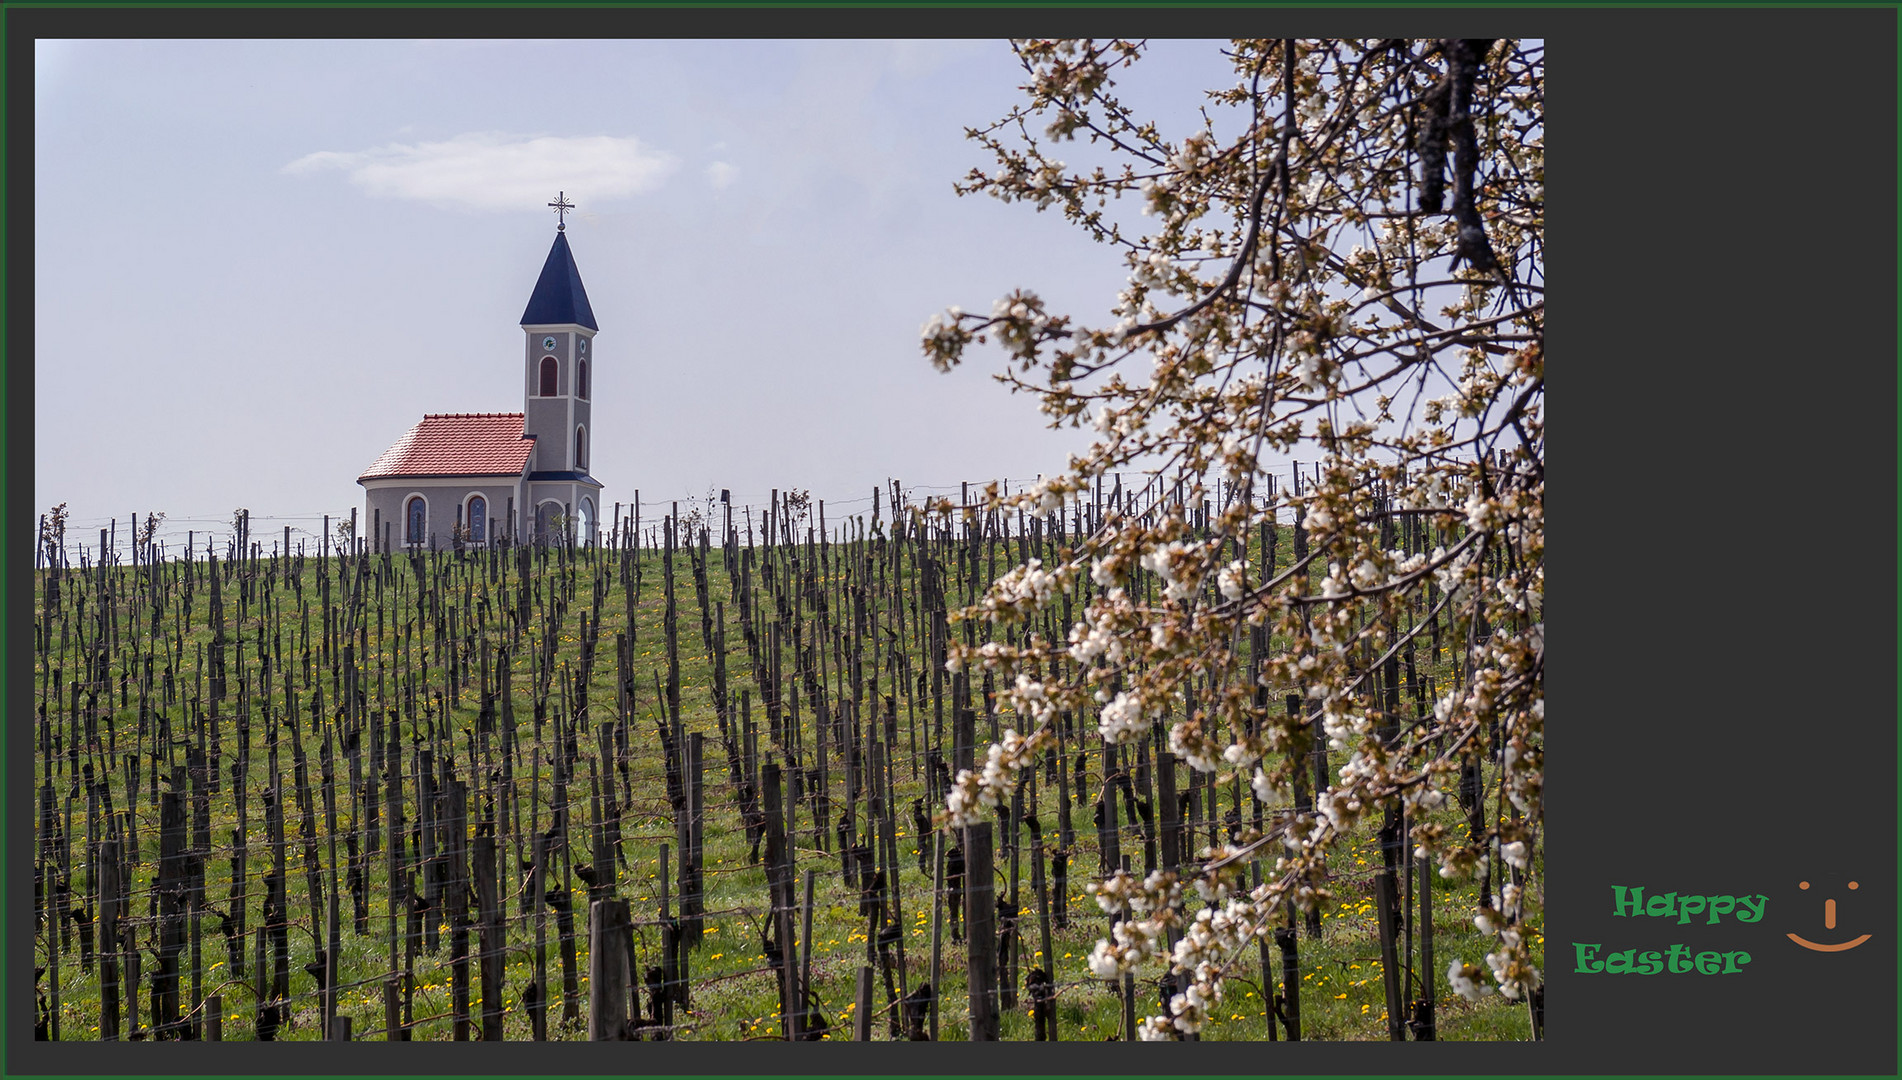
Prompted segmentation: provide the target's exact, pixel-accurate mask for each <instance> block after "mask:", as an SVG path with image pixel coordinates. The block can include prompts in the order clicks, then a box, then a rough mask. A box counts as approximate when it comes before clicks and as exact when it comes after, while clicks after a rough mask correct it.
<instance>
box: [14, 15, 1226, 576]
mask: <svg viewBox="0 0 1902 1080" xmlns="http://www.w3.org/2000/svg"><path fill="white" fill-rule="evenodd" d="M35 66H36V103H35V121H36V125H35V151H36V155H35V198H36V219H35V220H36V235H35V242H36V253H35V254H36V278H35V307H34V311H35V316H36V334H37V340H36V349H35V369H34V370H35V390H34V394H35V421H36V428H37V441H38V445H39V448H40V449H39V454H38V457H37V460H36V463H35V504H36V506H37V507H38V508H39V509H40V510H42V511H43V510H45V509H46V508H47V507H49V506H51V505H53V504H55V503H59V502H65V503H68V504H69V511H70V513H71V515H72V523H73V528H75V529H78V530H80V531H81V533H82V535H84V533H85V532H86V531H88V530H92V529H96V528H98V527H99V526H100V525H103V524H104V523H105V521H106V520H107V519H110V518H115V517H116V518H117V519H118V520H119V522H120V530H121V535H123V532H124V529H125V526H126V522H127V518H128V516H129V515H130V514H131V513H133V512H138V513H140V514H143V513H145V512H146V511H151V510H158V511H163V512H165V513H166V514H167V515H168V518H169V520H168V526H170V527H168V528H167V529H166V530H165V531H166V533H168V534H169V533H172V532H173V531H174V527H175V528H176V530H177V531H178V533H179V535H180V537H181V539H182V533H183V529H184V528H187V527H196V528H199V529H201V530H202V529H206V528H216V529H220V530H221V531H222V523H224V522H228V521H229V519H230V515H231V511H232V509H233V508H234V507H239V506H244V507H248V508H250V509H251V511H252V515H253V521H254V529H255V531H256V532H258V533H260V534H264V535H273V534H276V533H278V532H279V530H280V528H281V525H282V524H286V523H288V524H291V525H293V526H294V527H295V528H296V529H297V530H298V534H302V535H314V534H315V532H316V531H317V530H318V529H319V528H320V527H321V526H320V524H319V521H320V518H321V515H323V514H325V513H330V514H333V515H347V514H348V513H349V510H350V508H351V507H352V506H360V505H361V504H362V500H363V490H362V489H361V488H360V487H358V486H357V484H356V483H355V478H356V477H357V475H358V474H359V473H361V472H362V471H363V470H364V468H366V467H367V466H368V465H369V464H370V462H372V461H373V460H375V459H376V457H377V455H378V454H379V453H381V452H382V451H383V449H384V448H385V447H387V446H388V445H389V444H390V443H391V442H392V441H394V440H395V439H396V438H397V437H398V436H400V435H401V434H403V432H404V431H406V430H407V429H408V428H409V427H410V426H411V425H412V424H414V423H415V422H416V421H417V420H418V419H420V418H421V417H422V415H423V414H424V413H425V412H483V411H519V410H520V409H521V407H522V399H521V392H520V388H521V381H520V380H521V367H520V365H521V363H522V331H521V330H520V329H519V327H518V323H517V320H519V319H520V318H521V314H522V308H523V306H524V305H525V304H526V302H527V300H528V296H529V293H530V291H531V290H532V288H533V286H534V283H535V279H536V276H537V274H538V273H539V271H540V269H541V265H542V261H543V259H544V258H545V257H546V255H547V252H548V248H549V245H550V243H552V241H553V240H554V236H555V217H554V214H553V212H552V211H550V210H549V209H548V208H547V207H546V206H545V205H544V204H546V203H548V202H549V201H550V200H552V199H553V198H554V197H555V194H556V192H557V191H565V192H566V193H567V195H568V197H569V198H570V199H571V200H572V201H574V202H575V203H577V204H578V207H579V209H578V210H577V211H576V212H575V213H574V214H573V215H572V216H571V217H570V219H569V225H568V236H569V240H570V243H571V244H572V247H573V250H574V254H575V259H576V262H577V264H578V265H579V267H580V270H581V274H582V279H583V281H584V282H585V283H586V285H587V289H588V295H589V299H590V300H591V301H592V304H593V307H594V312H595V316H596V320H597V321H598V322H599V323H600V325H601V333H600V336H599V338H598V340H597V344H596V349H597V352H598V356H599V368H598V371H597V373H596V386H595V394H594V407H595V426H594V435H595V439H596V441H595V445H594V468H593V470H592V471H593V472H594V474H595V475H596V476H597V477H598V478H599V479H600V480H601V481H602V482H603V483H604V484H605V485H606V489H605V491H604V492H603V495H602V498H603V502H604V506H603V509H604V512H606V513H608V514H611V513H612V510H611V507H612V504H613V503H614V502H617V501H619V502H622V503H626V502H628V501H630V500H631V499H632V498H633V497H634V492H635V490H636V489H639V490H640V493H641V498H642V500H643V503H644V504H646V505H647V507H648V510H647V514H648V515H653V513H654V510H653V507H654V504H656V503H658V502H661V501H664V500H671V499H682V500H684V499H687V498H690V497H694V496H698V495H702V494H704V493H705V492H706V490H707V489H708V488H709V487H713V488H728V489H731V491H732V492H733V497H734V500H735V502H736V503H751V504H752V505H754V506H759V505H762V504H763V503H764V502H765V501H766V499H767V495H768V492H769V490H770V489H772V488H774V487H779V488H802V489H809V490H811V491H812V492H813V494H814V495H815V496H816V497H819V498H825V499H827V500H828V510H829V513H828V516H829V517H830V516H833V513H834V512H833V511H832V510H831V508H832V507H833V506H838V507H839V509H840V510H842V511H845V512H851V511H853V510H862V509H864V508H865V506H866V504H868V503H869V497H870V491H871V489H872V488H873V487H874V486H876V485H879V484H881V483H882V481H884V480H885V479H886V478H888V477H889V478H897V479H899V480H901V481H903V482H904V483H905V484H906V485H907V486H908V487H912V488H915V489H918V490H920V491H921V492H923V491H929V490H933V489H936V490H944V489H947V488H949V489H955V486H956V485H957V484H958V483H959V482H960V481H963V480H971V481H982V480H987V479H991V478H994V477H1009V478H1012V479H1013V480H1016V479H1029V478H1032V477H1034V476H1035V475H1036V474H1038V473H1039V472H1045V473H1049V472H1055V471H1057V470H1058V469H1060V468H1061V466H1062V464H1063V462H1064V458H1065V455H1066V453H1067V452H1069V451H1070V450H1075V449H1081V448H1082V447H1083V446H1084V445H1085V442H1086V440H1085V438H1084V435H1085V433H1082V432H1076V431H1066V432H1061V433H1055V432H1050V431H1048V430H1046V429H1044V427H1043V425H1042V420H1041V418H1040V417H1039V415H1038V414H1037V412H1036V408H1035V403H1034V402H1033V401H1031V400H1029V399H1025V398H1013V397H1011V396H1010V395H1009V394H1008V393H1007V392H1006V391H1005V390H1004V389H1003V388H1002V387H1001V386H999V385H997V384H996V383H995V382H993V381H992V380H991V379H990V378H989V377H988V376H989V374H990V372H991V371H994V370H996V363H995V362H994V360H993V359H991V357H992V355H994V354H986V357H985V358H984V359H983V360H982V361H981V362H967V364H966V366H964V367H963V368H960V369H959V370H957V371H955V372H953V373H951V374H949V375H941V374H938V373H937V372H935V371H933V370H932V369H931V367H930V366H929V364H927V363H926V362H925V361H924V359H923V358H922V357H921V355H920V353H919V350H918V330H919V326H920V324H921V323H923V322H924V320H925V319H926V317H928V316H929V315H930V314H932V313H933V312H935V311H940V310H942V309H943V308H944V307H946V306H947V305H950V304H960V305H962V306H963V307H965V308H967V309H978V310H985V309H988V307H989V305H990V302H991V301H992V300H993V299H995V298H996V297H998V296H1001V295H1003V294H1004V293H1006V292H1008V291H1010V290H1011V289H1013V288H1016V287H1020V286H1022V287H1029V288H1034V289H1036V290H1037V291H1039V292H1041V293H1042V294H1043V295H1044V296H1046V297H1048V298H1049V299H1050V300H1051V301H1052V304H1053V310H1057V311H1067V312H1070V313H1073V314H1075V315H1078V316H1079V317H1081V318H1082V319H1083V321H1085V322H1096V323H1098V324H1100V323H1102V322H1106V321H1110V320H1108V319H1107V317H1106V315H1105V312H1106V310H1107V308H1108V307H1109V305H1110V304H1111V303H1112V302H1113V300H1114V296H1115V292H1116V290H1117V289H1118V288H1119V287H1120V286H1121V285H1122V283H1123V280H1124V276H1125V274H1126V270H1125V269H1124V268H1123V266H1122V264H1121V262H1120V260H1119V259H1118V258H1117V257H1116V256H1115V254H1114V253H1113V252H1111V251H1109V250H1108V249H1106V248H1103V247H1099V246H1097V245H1095V244H1092V243H1091V242H1090V241H1089V240H1088V239H1087V238H1086V237H1084V236H1082V235H1081V234H1080V233H1077V232H1075V231H1074V230H1072V229H1070V228H1069V227H1067V226H1066V225H1065V224H1064V223H1063V221H1062V220H1061V219H1060V218H1059V217H1058V216H1056V215H1055V214H1038V213H1036V212H1035V211H1034V210H1032V209H1031V208H1030V207H1029V206H1027V205H1025V204H1013V205H1005V204H1002V203H998V202H996V201H994V200H991V199H989V198H987V197H980V196H972V197H966V198H959V197H957V196H956V195H955V194H954V193H953V191H952V183H953V182H954V181H955V180H957V179H958V178H960V177H961V176H962V175H963V174H965V173H966V172H967V171H968V170H969V169H971V168H972V167H973V166H979V167H985V168H986V169H987V171H988V170H989V168H990V167H991V162H990V161H989V160H988V158H987V157H986V156H985V155H984V153H983V151H982V150H981V149H980V148H979V147H977V146H976V145H975V144H974V143H972V142H970V141H969V140H967V139H966V138H965V137H964V128H965V127H966V126H975V125H983V124H988V123H990V122H992V121H994V120H996V119H998V118H999V117H1001V116H1002V115H1003V114H1004V113H1005V112H1006V111H1007V110H1008V109H1009V108H1010V106H1011V105H1012V104H1013V103H1014V102H1015V101H1017V100H1019V98H1020V94H1019V92H1018V90H1017V89H1016V88H1017V86H1018V84H1019V83H1020V82H1021V81H1022V79H1021V76H1022V72H1021V69H1019V67H1018V66H1017V63H1016V60H1015V58H1014V57H1013V56H1012V55H1011V52H1010V49H1009V47H1008V45H1006V44H1005V43H1003V42H1000V41H924V42H918V41H909V42H900V41H714V42H694V41H665V42H650V41H638V40H631V41H580V42H573V43H564V42H508V41H499V42H497V41H415V42H356V41H340V42H317V41H296V42H290V41H286V42H276V41H263V42H223V41H210V42H174V41H164V42H141V41H85V42H41V43H40V44H39V46H38V48H37V51H36V55H35ZM1229 77H1230V74H1229V72H1228V69H1227V67H1226V64H1225V63H1224V61H1223V60H1222V58H1221V56H1220V54H1219V52H1218V46H1217V45H1216V44H1214V43H1197V42H1169V43H1164V44H1162V45H1161V46H1159V47H1158V48H1157V49H1156V50H1155V52H1154V54H1153V55H1152V56H1151V57H1150V58H1148V59H1146V60H1144V61H1143V62H1142V64H1140V65H1138V68H1137V70H1136V72H1135V73H1132V75H1131V77H1130V81H1129V82H1128V84H1127V86H1128V89H1129V92H1130V96H1131V97H1132V98H1134V99H1136V100H1137V101H1139V102H1153V103H1154V106H1155V107H1154V109H1153V110H1152V111H1153V113H1154V114H1155V115H1157V116H1158V117H1159V118H1160V119H1163V120H1164V121H1165V122H1167V121H1169V120H1171V119H1173V120H1175V121H1176V123H1175V124H1174V127H1173V130H1170V129H1169V128H1168V126H1167V125H1166V126H1165V134H1168V135H1170V136H1171V137H1179V135H1181V134H1183V133H1186V131H1188V130H1189V128H1188V126H1187V124H1188V123H1189V122H1190V118H1191V117H1192V116H1193V115H1194V113H1193V110H1194V109H1195V108H1196V106H1197V105H1198V104H1199V103H1200V100H1201V91H1202V90H1204V89H1207V88H1210V87H1214V86H1219V85H1222V84H1223V83H1224V82H1225V81H1227V80H1228V79H1229ZM839 516H843V515H842V514H841V515H839ZM266 522H268V523H269V524H265V523H266ZM92 535H93V536H95V537H96V533H93V534H92ZM294 535H296V534H294Z"/></svg>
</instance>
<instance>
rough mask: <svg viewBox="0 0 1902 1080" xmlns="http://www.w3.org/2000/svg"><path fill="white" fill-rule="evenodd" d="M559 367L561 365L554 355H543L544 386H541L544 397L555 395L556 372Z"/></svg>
mask: <svg viewBox="0 0 1902 1080" xmlns="http://www.w3.org/2000/svg"><path fill="white" fill-rule="evenodd" d="M558 368H559V365H557V364H556V363H555V358H554V357H552V356H544V357H542V386H541V396H542V397H554V396H555V372H556V371H557V370H558Z"/></svg>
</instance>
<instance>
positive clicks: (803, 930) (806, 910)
mask: <svg viewBox="0 0 1902 1080" xmlns="http://www.w3.org/2000/svg"><path fill="white" fill-rule="evenodd" d="M818 877H819V871H817V870H808V871H806V898H805V903H803V904H801V905H800V908H799V911H800V916H801V923H802V925H801V927H800V934H799V997H798V1000H797V1004H796V1005H795V1006H794V1007H795V1008H796V1010H797V1011H798V1013H799V1037H800V1038H802V1039H812V1038H816V1037H817V1036H818V1035H820V1034H821V1033H822V1029H820V1028H818V1027H817V1025H815V1024H813V1023H811V1021H810V1011H809V1010H810V1008H811V1002H812V886H813V883H814V882H815V881H816V880H818Z"/></svg>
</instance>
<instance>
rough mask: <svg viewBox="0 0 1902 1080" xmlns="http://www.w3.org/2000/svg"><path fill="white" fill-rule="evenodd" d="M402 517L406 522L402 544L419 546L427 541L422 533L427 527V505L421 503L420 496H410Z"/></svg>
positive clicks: (421, 498)
mask: <svg viewBox="0 0 1902 1080" xmlns="http://www.w3.org/2000/svg"><path fill="white" fill-rule="evenodd" d="M403 517H404V520H405V521H406V525H405V526H404V529H403V542H404V543H407V544H420V543H422V542H423V541H425V540H427V539H429V537H428V535H427V534H426V533H425V532H424V530H425V529H427V528H428V526H429V504H428V503H427V502H424V501H423V497H422V496H421V495H411V496H410V499H409V506H408V507H407V508H406V509H405V511H404V514H403Z"/></svg>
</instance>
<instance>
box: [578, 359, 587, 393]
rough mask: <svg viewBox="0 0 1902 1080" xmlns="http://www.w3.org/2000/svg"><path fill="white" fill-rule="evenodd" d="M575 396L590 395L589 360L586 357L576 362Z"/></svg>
mask: <svg viewBox="0 0 1902 1080" xmlns="http://www.w3.org/2000/svg"><path fill="white" fill-rule="evenodd" d="M575 396H576V397H584V398H585V397H587V396H588V361H587V359H586V358H585V357H584V358H583V359H581V360H578V361H576V363H575Z"/></svg>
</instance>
